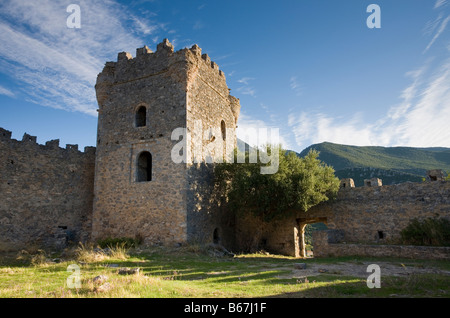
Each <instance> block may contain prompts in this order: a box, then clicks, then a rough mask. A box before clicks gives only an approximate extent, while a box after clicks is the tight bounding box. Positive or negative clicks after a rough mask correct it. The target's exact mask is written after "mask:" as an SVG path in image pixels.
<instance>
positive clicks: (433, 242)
mask: <svg viewBox="0 0 450 318" xmlns="http://www.w3.org/2000/svg"><path fill="white" fill-rule="evenodd" d="M400 235H401V238H402V243H403V244H410V245H425V246H450V221H449V220H448V219H444V218H426V219H424V220H421V221H420V220H419V219H417V218H415V219H413V220H411V222H410V223H409V224H408V226H407V227H406V228H404V229H403V230H402V231H401V232H400Z"/></svg>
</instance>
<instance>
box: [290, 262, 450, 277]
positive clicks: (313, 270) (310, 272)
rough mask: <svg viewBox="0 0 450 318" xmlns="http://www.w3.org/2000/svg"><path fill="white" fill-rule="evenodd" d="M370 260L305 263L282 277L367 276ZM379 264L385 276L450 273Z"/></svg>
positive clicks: (412, 266) (447, 272)
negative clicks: (303, 266) (302, 266)
mask: <svg viewBox="0 0 450 318" xmlns="http://www.w3.org/2000/svg"><path fill="white" fill-rule="evenodd" d="M370 264H374V263H371V262H356V263H353V262H339V263H336V264H314V263H313V264H311V263H307V264H306V268H305V269H296V268H294V269H293V270H292V272H291V274H290V275H286V277H283V278H305V277H311V276H317V275H321V274H328V275H329V274H334V275H342V276H355V277H365V278H367V276H368V275H370V274H371V273H372V272H371V271H370V272H367V267H368V266H369V265H370ZM376 264H377V265H379V266H380V270H381V275H385V276H407V275H411V274H440V275H450V271H446V270H442V269H439V268H435V267H427V268H425V267H423V266H420V265H408V264H406V265H405V264H400V263H389V262H377V263H376Z"/></svg>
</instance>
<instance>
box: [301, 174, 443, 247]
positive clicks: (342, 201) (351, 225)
mask: <svg viewBox="0 0 450 318" xmlns="http://www.w3.org/2000/svg"><path fill="white" fill-rule="evenodd" d="M308 217H311V218H318V217H322V218H326V219H327V225H328V228H330V229H343V230H345V231H344V233H345V235H344V238H343V240H344V241H347V242H367V243H382V242H395V241H396V240H398V239H399V237H400V231H401V230H402V229H403V228H405V227H406V226H407V225H408V223H409V221H410V220H411V219H412V218H419V219H424V218H427V217H445V218H450V182H446V181H435V182H422V183H420V182H419V183H413V182H405V183H401V184H396V185H386V186H376V187H357V188H345V189H341V190H340V191H339V193H338V197H337V200H336V201H335V202H325V203H323V204H320V205H318V206H316V207H314V208H312V209H311V210H310V211H308Z"/></svg>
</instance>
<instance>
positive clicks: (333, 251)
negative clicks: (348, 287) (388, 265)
mask: <svg viewBox="0 0 450 318" xmlns="http://www.w3.org/2000/svg"><path fill="white" fill-rule="evenodd" d="M332 231H333V230H326V231H316V232H313V241H314V257H337V256H355V255H358V256H369V257H370V256H374V257H404V258H412V259H443V260H450V247H443V246H442V247H435V246H411V245H375V244H352V243H350V244H348V243H345V244H344V243H338V242H335V243H332V242H330V240H329V235H330V232H331V233H332Z"/></svg>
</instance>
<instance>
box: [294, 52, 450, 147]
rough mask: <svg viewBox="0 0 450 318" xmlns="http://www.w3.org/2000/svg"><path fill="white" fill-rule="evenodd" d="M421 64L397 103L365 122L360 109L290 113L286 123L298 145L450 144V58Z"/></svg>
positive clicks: (423, 145)
mask: <svg viewBox="0 0 450 318" xmlns="http://www.w3.org/2000/svg"><path fill="white" fill-rule="evenodd" d="M426 70H427V68H426V67H423V68H421V69H419V70H416V71H414V72H409V73H408V74H407V75H408V76H410V77H411V79H412V83H411V85H410V86H408V87H407V88H406V89H404V90H403V91H402V92H401V94H400V96H399V97H400V98H401V103H400V104H398V105H395V106H392V107H391V108H390V109H389V111H388V112H387V113H386V115H385V116H384V117H382V118H380V119H378V120H376V121H374V122H372V123H369V124H367V123H366V122H365V121H364V120H363V118H362V116H361V114H356V115H355V116H353V117H351V118H347V119H346V118H332V117H330V116H328V115H326V114H324V113H320V112H314V111H303V112H301V113H299V114H297V113H293V112H292V113H291V114H290V115H289V117H288V125H289V127H291V129H292V132H293V133H294V136H295V140H296V143H297V146H298V147H300V149H304V148H305V147H307V146H309V145H310V144H315V143H320V142H324V141H328V142H335V143H340V144H350V145H357V146H375V145H384V146H411V147H433V146H436V147H439V146H441V147H450V125H449V123H450V59H448V60H446V61H444V63H442V64H441V65H439V66H438V67H436V68H435V69H434V72H432V73H427V72H426Z"/></svg>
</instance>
